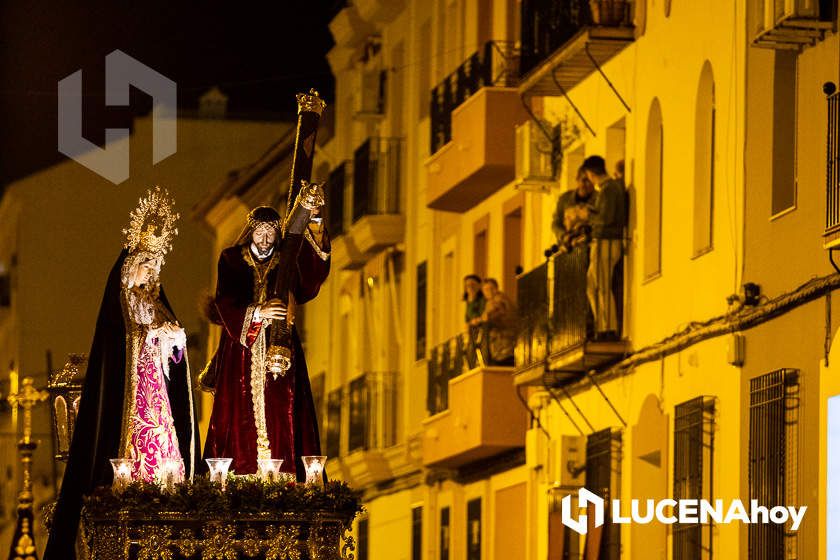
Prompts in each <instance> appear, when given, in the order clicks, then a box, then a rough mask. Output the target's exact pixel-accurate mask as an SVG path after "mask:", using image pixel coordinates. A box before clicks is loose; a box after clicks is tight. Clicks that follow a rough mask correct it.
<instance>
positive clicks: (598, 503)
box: [560, 488, 604, 535]
mask: <svg viewBox="0 0 840 560" xmlns="http://www.w3.org/2000/svg"><path fill="white" fill-rule="evenodd" d="M560 502H561V507H562V520H563V525H565V526H566V527H568V528H569V529H571V530H572V531H575V532H576V533H579V534H581V535H585V534H586V531H587V530H588V529H589V527H588V521H589V516H588V515H586V514H583V515H579V516H578V519H577V520H575V519H572V496H571V494H569V495H567V496H564V497H563V499H562V500H561V501H560ZM588 504H592V505H594V506H595V527H600V526H601V525H603V524H604V499H603V498H601V497H600V496H598V495H597V494H595V493H593V492H590V491H589V490H587V489H586V488H581V489H580V490H578V507H586V506H587V505H588Z"/></svg>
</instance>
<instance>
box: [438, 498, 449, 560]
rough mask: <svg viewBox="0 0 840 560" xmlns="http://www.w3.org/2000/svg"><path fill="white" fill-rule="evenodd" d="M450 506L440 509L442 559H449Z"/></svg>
mask: <svg viewBox="0 0 840 560" xmlns="http://www.w3.org/2000/svg"><path fill="white" fill-rule="evenodd" d="M449 528H450V525H449V508H448V507H445V508H443V509H441V510H440V560H449V543H450V540H451V539H450V534H449Z"/></svg>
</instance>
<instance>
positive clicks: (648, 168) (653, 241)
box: [642, 98, 663, 279]
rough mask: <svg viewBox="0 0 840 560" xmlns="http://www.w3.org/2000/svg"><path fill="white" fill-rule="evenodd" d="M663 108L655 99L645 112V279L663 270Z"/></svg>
mask: <svg viewBox="0 0 840 560" xmlns="http://www.w3.org/2000/svg"><path fill="white" fill-rule="evenodd" d="M662 148H663V133H662V110H661V108H660V107H659V100H658V99H656V98H654V99H653V102H652V103H651V105H650V111H649V112H648V127H647V147H646V150H645V215H644V223H645V227H644V239H643V241H642V242H643V244H644V248H645V249H644V251H645V252H644V255H645V260H644V271H645V279H650V278H653V277H655V276H657V275H658V274H659V273H660V272H661V271H662V162H663V158H662Z"/></svg>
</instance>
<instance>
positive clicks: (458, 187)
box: [197, 0, 840, 560]
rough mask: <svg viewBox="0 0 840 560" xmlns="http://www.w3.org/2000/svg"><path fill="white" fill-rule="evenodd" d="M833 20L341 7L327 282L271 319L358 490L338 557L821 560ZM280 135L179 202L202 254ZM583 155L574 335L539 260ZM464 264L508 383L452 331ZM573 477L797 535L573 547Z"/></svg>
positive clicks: (324, 165) (609, 540)
mask: <svg viewBox="0 0 840 560" xmlns="http://www.w3.org/2000/svg"><path fill="white" fill-rule="evenodd" d="M782 4H783V5H782ZM835 17H836V6H835V5H834V3H832V2H818V3H811V2H800V1H793V2H786V3H778V2H769V1H763V0H761V1H756V2H751V3H740V2H736V3H732V2H724V1H713V2H711V3H705V4H703V5H700V4H698V3H687V2H672V1H655V2H654V1H635V2H624V1H621V0H612V1H610V0H605V1H600V2H563V3H558V2H548V1H524V0H523V1H521V2H517V1H515V0H502V1H495V2H494V1H491V0H436V1H434V2H421V1H419V0H400V1H394V2H391V1H389V2H381V1H376V0H364V1H362V0H359V1H358V2H353V3H352V5H350V6H348V7H346V8H344V9H343V10H342V11H341V12H340V13H339V14H338V15H337V16H336V17H335V19H334V20H333V21H332V22H331V24H330V28H331V31H332V33H333V37H334V39H335V42H336V45H335V47H334V48H333V49H332V51H331V52H330V53H329V55H328V58H329V61H330V64H331V66H332V69H333V72H334V74H335V78H336V102H335V103H334V104H333V105H331V106H330V107H329V108H328V111H332V115H331V120H332V122H333V123H334V132H333V133H332V134H330V135H329V136H327V137H325V138H322V142H320V145H319V147H318V150H317V154H316V159H315V165H316V169H315V172H314V178H315V179H316V180H320V181H324V183H325V188H326V191H327V199H328V204H327V208H326V212H325V214H326V219H327V222H328V228H329V230H330V232H331V237H332V271H331V274H330V278H329V279H328V281H327V282H326V283H325V284H324V286H323V287H322V290H321V293H320V295H319V297H318V298H316V299H315V300H313V301H312V302H310V303H308V304H307V305H306V306H305V310H304V316H303V319H302V320H300V321H299V324H300V325H301V327H302V329H301V330H302V337H303V340H304V345H305V349H306V353H307V363H308V366H309V371H310V377H311V380H312V386H313V393H314V394H315V400H316V407H317V409H318V412H319V418H320V428H321V439H322V444H323V446H324V449H325V451H324V452H325V454H326V455H328V456H329V462H328V465H327V469H328V472H329V474H330V476H332V477H336V478H341V479H344V480H347V481H348V482H350V483H351V484H352V485H354V486H355V487H357V488H359V489H360V490H362V491H363V492H364V496H365V504H366V513H365V515H364V516H363V517H362V518H361V520H359V521H358V522H357V523H356V526H355V537H356V541H357V552H356V554H357V556H356V557H357V558H358V559H359V560H368V559H375V560H378V559H389V560H390V559H406V560H407V559H411V560H420V559H423V560H432V559H434V560H478V559H485V560H493V559H501V558H523V559H528V560H537V559H540V560H541V559H546V558H548V559H551V560H553V559H555V558H558V559H559V558H581V557H586V558H599V559H604V560H608V559H619V558H621V559H629V558H633V559H636V558H672V559H675V560H677V559H681V560H684V559H709V558H727V559H728V558H738V559H745V560H746V559H750V560H751V559H764V558H772V559H776V558H780V559H782V558H785V559H788V558H789V559H793V558H802V559H805V558H808V559H809V558H831V557H832V553H834V552H836V550H834V549H833V548H832V544H833V543H834V542H835V541H832V534H831V533H832V531H831V530H830V523H831V519H837V518H836V517H831V516H832V515H837V513H836V512H835V513H832V512H833V509H832V507H831V503H830V500H829V499H828V498H827V497H826V491H825V488H826V486H829V487H831V486H832V481H835V482H833V484H834V485H837V484H838V482H837V477H838V476H840V474H838V472H837V471H838V468H840V467H838V466H840V460H838V458H837V456H836V453H837V452H836V451H834V448H833V447H832V446H831V445H830V444H829V443H828V442H829V441H831V440H830V438H831V437H832V435H833V434H834V432H835V431H836V430H837V429H838V427H837V426H836V425H835V424H836V423H837V422H836V421H835V422H834V423H832V422H831V419H832V418H840V416H838V415H837V413H836V408H837V407H838V406H840V405H836V404H832V403H836V402H838V401H837V399H835V400H834V401H832V398H833V397H835V396H836V395H838V394H840V383H838V382H837V381H836V379H837V378H838V376H837V375H836V373H834V370H835V368H837V367H838V366H837V363H838V361H837V360H840V355H838V350H837V344H836V343H835V338H836V328H835V327H834V323H833V322H832V319H831V317H832V316H836V314H837V312H838V308H837V307H838V306H837V304H836V303H835V302H834V301H833V299H836V298H832V291H833V290H834V288H835V287H836V286H837V285H838V281H837V276H836V275H834V274H833V273H834V268H832V266H831V264H830V261H829V256H830V253H829V252H828V251H827V248H830V247H831V246H833V244H834V243H836V240H835V239H834V235H835V231H836V229H837V228H836V226H838V223H840V179H838V177H840V174H838V172H837V159H836V158H837V157H838V156H840V152H838V151H837V148H836V146H837V145H838V144H837V141H836V138H837V134H838V132H840V131H838V127H840V121H838V114H840V112H838V111H837V104H836V103H837V97H836V96H831V97H830V98H829V99H828V100H827V98H826V92H831V91H832V90H831V88H830V87H829V88H827V89H826V90H825V91H824V90H823V84H824V83H825V82H834V83H836V82H837V81H838V58H837V52H838V49H839V48H840V43H838V37H837V34H836V32H835V29H836V22H835V21H834V19H835ZM832 100H833V101H832ZM831 103H835V105H831ZM830 107H834V108H835V109H831V110H830V109H829V108H830ZM832 111H834V112H832ZM286 142H287V143H288V141H286ZM283 145H284V144H283V141H281V143H280V144H278V145H277V146H276V149H277V150H278V152H277V153H276V154H274V155H273V156H270V157H268V156H267V157H265V158H264V160H262V161H263V163H262V164H261V163H260V162H257V163H256V164H254V166H253V167H252V168H251V170H250V171H248V172H247V173H245V174H244V175H243V176H241V177H239V178H235V179H234V180H232V181H231V182H229V183H228V184H226V185H224V186H223V188H222V190H223V191H224V193H222V192H221V191H220V193H219V196H214V197H211V200H210V201H209V202H208V203H207V204H206V205H205V207H203V208H199V209H197V213H198V214H199V215H200V216H201V217H202V219H204V220H205V222H207V223H208V224H209V225H210V226H211V227H212V228H213V229H214V231H215V232H216V235H217V237H216V238H217V245H218V246H217V247H216V249H217V250H220V249H221V248H222V247H223V246H225V244H226V243H228V242H229V241H230V240H231V239H232V238H233V237H234V236H235V234H236V233H238V230H239V226H240V224H241V222H242V219H243V217H244V215H245V212H246V211H247V209H248V208H249V207H250V206H253V205H256V204H260V203H270V202H276V200H277V199H276V194H275V193H273V192H272V191H271V186H270V185H271V184H275V183H273V182H274V181H275V180H281V182H282V183H285V181H283V180H282V176H285V175H286V174H287V173H288V157H287V156H288V146H287V147H286V148H283V147H282V146H283ZM283 150H286V151H285V152H284V151H283ZM832 150H834V151H832ZM272 153H273V152H272ZM827 153H828V158H827V156H826V154H827ZM282 154H286V155H285V156H283V155H282ZM595 154H597V155H601V156H603V157H604V158H605V160H606V163H607V169H608V171H609V172H610V173H614V172H615V171H614V170H616V169H617V167H618V164H619V163H623V169H624V171H623V180H624V184H625V186H626V190H627V201H628V202H629V204H628V208H629V211H628V216H627V226H626V228H625V238H624V240H623V248H624V256H623V259H622V267H621V268H620V269H618V270H619V272H618V273H617V274H616V277H617V279H616V281H615V284H614V286H611V287H610V288H611V290H612V291H613V293H614V297H615V300H616V302H617V304H616V305H617V311H618V316H619V321H620V333H619V337H618V339H617V340H615V339H599V338H597V337H595V336H593V333H592V332H591V329H590V328H589V326H588V325H587V323H588V319H587V316H588V315H589V314H590V312H591V311H590V304H589V302H588V300H587V293H586V292H587V277H586V260H585V259H586V253H585V252H580V251H578V252H574V251H573V252H571V253H568V254H563V253H552V251H551V250H549V252H548V253H546V250H547V249H550V248H551V246H552V245H553V244H555V243H556V242H557V240H556V238H555V236H554V233H553V232H552V228H551V223H552V217H553V213H554V211H555V207H556V203H557V199H558V196H559V195H560V194H561V193H563V192H564V191H567V190H569V189H572V188H574V185H575V176H576V173H577V168H578V167H579V166H580V164H581V163H582V162H583V160H584V159H585V157H587V156H590V155H595ZM832 154H833V155H832ZM832 166H833V167H832ZM278 177H280V179H278ZM260 185H262V186H260ZM833 188H834V189H835V190H832V189H833ZM835 191H836V192H835ZM831 193H835V194H831ZM473 273H475V274H478V275H480V276H481V277H483V278H495V279H497V280H498V282H499V285H500V288H501V290H502V291H503V292H505V293H506V294H508V296H510V297H511V298H512V299H514V300H516V302H517V305H518V307H519V315H520V317H521V321H520V324H519V325H518V337H517V342H516V351H515V357H514V358H515V359H514V365H513V366H510V365H494V364H493V363H491V360H489V359H488V355H487V354H486V353H485V352H486V349H485V348H482V347H481V344H478V345H477V346H476V345H474V344H473V343H474V342H475V341H474V339H470V338H469V337H468V336H467V335H466V334H465V333H464V332H463V331H464V329H465V327H464V317H463V311H464V308H463V305H464V304H463V302H462V299H461V294H462V291H463V290H462V279H463V277H464V276H465V275H467V274H473ZM211 343H212V339H211ZM211 346H212V344H211ZM582 487H583V488H587V489H589V490H591V491H593V492H595V493H596V494H598V495H600V496H601V497H602V498H607V499H610V500H611V499H619V500H621V502H622V503H623V504H624V505H623V506H622V507H623V508H624V509H623V510H622V512H623V513H625V514H626V513H627V512H628V511H629V504H630V500H632V499H641V500H648V499H651V500H662V499H667V498H684V499H704V500H709V501H711V502H714V500H723V502H724V503H726V504H729V503H730V502H731V501H732V500H736V499H740V500H742V501H743V502H744V503H745V504H749V503H750V500H758V503H759V504H763V505H768V506H773V505H790V506H800V507H801V506H805V507H807V510H806V513H805V516H804V518H803V521H802V524H801V526H800V527H799V528H798V530H796V531H794V530H792V528H791V526H790V524H788V525H785V526H781V527H779V526H770V525H756V524H749V525H748V524H742V523H739V522H736V523H731V524H725V523H719V524H712V525H696V524H693V525H692V524H679V523H677V524H673V525H672V524H662V523H657V522H653V523H649V524H641V523H635V524H618V523H615V522H613V521H614V520H612V519H610V517H609V516H608V517H607V523H606V524H605V525H603V526H602V527H600V528H597V527H592V526H591V527H590V531H589V532H588V534H587V535H585V536H581V535H579V534H578V533H576V532H574V531H572V530H570V529H569V528H566V527H564V525H563V523H562V522H561V517H562V516H561V511H562V500H563V498H564V497H565V496H571V497H572V498H574V497H575V496H577V493H578V490H579V489H580V488H582ZM571 503H572V504H573V505H572V508H571V509H572V511H573V514H575V515H576V514H577V513H578V509H576V508H575V507H574V506H575V501H574V500H572V502H571ZM590 517H591V516H590ZM590 521H591V520H590ZM836 546H840V544H838V545H836Z"/></svg>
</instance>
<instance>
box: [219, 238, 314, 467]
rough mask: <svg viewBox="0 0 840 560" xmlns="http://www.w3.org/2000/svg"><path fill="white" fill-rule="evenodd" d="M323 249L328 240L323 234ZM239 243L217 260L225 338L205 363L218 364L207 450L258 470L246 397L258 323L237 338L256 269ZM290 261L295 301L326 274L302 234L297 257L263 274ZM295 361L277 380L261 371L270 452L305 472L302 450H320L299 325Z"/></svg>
mask: <svg viewBox="0 0 840 560" xmlns="http://www.w3.org/2000/svg"><path fill="white" fill-rule="evenodd" d="M323 243H324V245H326V247H325V250H326V251H327V252H328V251H329V241H328V240H327V237H326V234H325V235H324V242H323ZM242 249H243V246H234V247H229V248H228V249H225V250H224V251H223V252H222V255H221V257H220V259H219V269H218V271H219V272H218V282H217V288H216V298H215V304H216V308H217V310H218V315H219V317H220V318H221V321H222V327H223V331H222V337H221V340H220V342H219V348H218V351H217V352H216V356H215V357H214V359H213V362H212V363H211V365H210V367H214V368H217V369H216V391H215V398H214V402H213V412H212V415H211V417H210V427H209V430H208V432H207V442H206V445H205V447H204V457H205V458H211V457H231V458H233V463H232V464H231V467H230V468H231V469H232V470H234V471H235V473H236V474H251V473H255V472H256V471H257V426H256V422H255V415H254V407H253V403H252V398H251V346H252V345H253V344H254V341H255V340H256V338H257V334H258V333H259V331H260V329H261V328H262V325H261V323H259V322H250V323H249V325H248V326H247V335H246V336H244V339H245V342H246V345H243V344H242V342H241V341H242V339H243V327H245V325H244V322H245V320H246V314H247V308H248V306H249V305H252V304H254V303H255V302H254V283H255V271H254V269H253V268H252V267H251V266H250V265H249V264H248V263H247V262H246V261H245V259H244V258H243V255H242ZM284 266H295V267H296V268H297V273H296V274H295V275H294V280H293V282H292V288H291V292H292V295H293V296H294V300H295V302H296V303H297V304H298V305H299V304H302V303H306V302H307V301H309V300H311V299H313V298H314V297H315V296H316V295H318V290H319V289H320V287H321V284H322V283H323V282H324V280H326V278H327V274H328V273H329V266H330V263H329V259H327V260H326V261H325V260H323V259H322V258H321V257H320V256H319V255H318V254H317V253H316V252H315V250H314V249H313V247H312V246H311V245H310V244H309V243H308V242H307V241H306V240H304V241H303V243H302V245H301V251H300V253H299V255H298V258H297V263H284V262H279V263H277V265H276V266H275V267H274V268H273V269H272V270H271V271H270V272H269V273H268V285H269V286H271V285H273V283H274V278H275V276H276V274H277V270H278V269H280V268H281V267H284ZM292 339H293V348H292V353H293V355H292V366H291V368H290V370H289V371H288V372H287V373H286V375H285V376H283V377H279V376H278V377H277V379H276V380H275V379H274V377H273V376H272V375H271V374H266V375H265V390H264V394H265V421H266V428H267V435H268V440H269V445H270V449H271V458H272V459H283V465H282V470H283V471H285V472H290V473H295V472H297V474H298V479H302V478H303V476H302V475H303V468H302V464H301V461H300V459H299V458H300V457H301V456H303V455H320V454H321V443H320V439H319V436H318V424H317V416H316V414H315V405H314V401H313V399H312V390H311V387H310V384H309V374H308V372H307V369H306V361H305V359H304V356H303V349H302V347H301V344H300V339H299V337H298V334H297V331H296V330H295V329H294V328H293V332H292Z"/></svg>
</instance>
